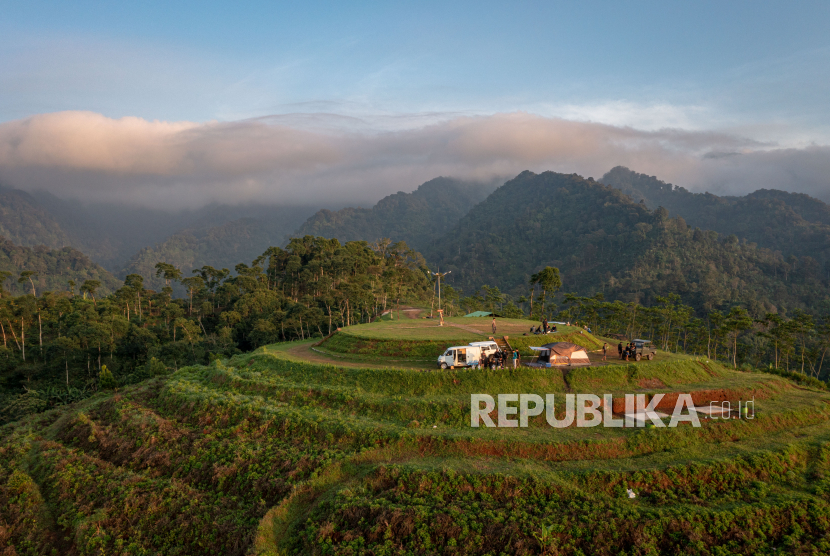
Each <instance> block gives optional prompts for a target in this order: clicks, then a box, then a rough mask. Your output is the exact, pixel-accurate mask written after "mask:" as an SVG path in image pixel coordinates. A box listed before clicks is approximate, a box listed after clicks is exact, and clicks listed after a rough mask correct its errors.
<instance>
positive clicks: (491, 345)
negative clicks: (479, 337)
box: [469, 340, 499, 358]
mask: <svg viewBox="0 0 830 556" xmlns="http://www.w3.org/2000/svg"><path fill="white" fill-rule="evenodd" d="M469 345H471V346H476V347H480V348H481V357H482V358H484V357H489V356H490V355H493V354H494V353H496V352H497V351H498V350H499V345H498V344H497V343H496V342H494V341H493V340H487V341H486V342H470V343H469Z"/></svg>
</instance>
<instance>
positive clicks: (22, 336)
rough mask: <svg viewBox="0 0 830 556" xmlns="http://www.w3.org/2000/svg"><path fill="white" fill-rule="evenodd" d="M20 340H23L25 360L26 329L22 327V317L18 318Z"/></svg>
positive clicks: (24, 356)
mask: <svg viewBox="0 0 830 556" xmlns="http://www.w3.org/2000/svg"><path fill="white" fill-rule="evenodd" d="M20 341H21V342H23V361H26V329H25V328H24V327H23V319H20Z"/></svg>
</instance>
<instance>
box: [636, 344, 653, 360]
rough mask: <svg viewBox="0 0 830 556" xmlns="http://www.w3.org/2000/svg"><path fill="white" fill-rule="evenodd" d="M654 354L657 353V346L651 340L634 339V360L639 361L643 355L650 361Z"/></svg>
mask: <svg viewBox="0 0 830 556" xmlns="http://www.w3.org/2000/svg"><path fill="white" fill-rule="evenodd" d="M655 355H657V348H655V347H654V344H652V343H651V340H634V361H639V360H640V359H642V358H643V357H645V358H646V359H648V360H649V361H651V360H652V359H654V356H655Z"/></svg>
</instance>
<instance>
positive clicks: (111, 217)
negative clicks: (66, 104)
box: [0, 187, 320, 277]
mask: <svg viewBox="0 0 830 556" xmlns="http://www.w3.org/2000/svg"><path fill="white" fill-rule="evenodd" d="M319 208H320V207H319V206H315V207H310V206H279V205H263V204H259V205H236V206H229V205H215V204H214V205H207V206H205V207H202V208H200V209H197V210H184V211H176V212H171V211H165V210H158V209H151V208H144V207H135V206H129V205H112V204H106V203H98V204H84V203H81V202H79V201H74V200H65V199H61V198H59V197H56V196H55V195H52V194H51V193H47V192H43V191H37V192H34V193H31V194H29V193H26V192H24V191H20V190H17V189H12V188H8V187H0V235H2V236H4V237H6V239H8V240H9V241H11V242H12V243H14V244H16V245H22V246H27V247H33V246H36V245H45V246H46V247H49V248H52V249H58V248H61V247H66V246H71V247H73V248H74V249H77V250H80V251H82V252H83V253H85V254H86V255H87V256H88V257H89V258H91V259H92V260H93V261H95V262H96V263H98V264H100V265H101V266H103V267H104V268H106V269H107V270H109V271H110V272H113V273H115V274H120V273H122V271H124V268H125V267H128V266H131V265H133V260H135V259H141V258H142V257H143V256H146V253H147V252H152V253H155V254H157V255H158V256H159V257H160V258H159V260H162V259H165V258H169V259H170V260H171V261H173V260H182V261H184V260H187V259H186V257H184V258H183V256H182V254H181V251H182V250H184V251H189V252H193V253H215V252H222V253H227V252H228V251H229V250H230V249H231V248H232V246H235V248H237V249H239V251H238V252H239V253H240V255H239V256H238V257H236V256H234V257H231V258H230V259H227V258H225V259H222V257H221V256H220V257H219V258H218V260H227V261H228V263H227V264H231V267H232V266H233V265H234V264H236V263H237V262H239V261H240V260H249V257H248V255H249V254H251V253H254V252H256V253H257V254H259V253H262V251H263V250H264V249H265V248H266V247H268V246H269V245H284V244H285V243H286V241H287V240H288V236H289V234H290V233H291V231H293V230H295V229H296V228H297V226H299V225H300V224H302V222H303V221H304V220H305V219H306V218H308V217H309V216H310V215H312V214H314V211H316V210H318V209H319ZM250 220H255V221H256V222H257V224H256V225H255V226H254V225H252V224H251V222H249V221H250ZM236 228H239V229H236ZM222 238H225V239H228V241H230V242H231V244H230V245H224V244H222V243H221V241H222ZM199 241H204V242H205V244H204V245H199ZM183 244H187V246H186V247H185V246H184V245H183ZM152 246H155V247H152ZM199 257H200V256H199V255H195V259H194V260H195V262H196V263H197V264H198V266H201V265H202V264H210V262H205V263H201V262H200V261H201V260H202V259H200V258H199ZM209 260H212V261H215V260H217V258H216V257H214V258H211V259H209ZM155 262H158V261H157V260H156V261H153V264H155ZM151 266H152V265H151ZM148 277H149V276H148Z"/></svg>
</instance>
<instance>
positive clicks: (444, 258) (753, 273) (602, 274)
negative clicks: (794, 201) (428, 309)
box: [424, 172, 830, 312]
mask: <svg viewBox="0 0 830 556" xmlns="http://www.w3.org/2000/svg"><path fill="white" fill-rule="evenodd" d="M424 255H425V256H426V258H427V260H428V261H430V262H431V263H433V264H440V265H441V270H442V271H443V270H445V269H446V270H451V271H452V275H451V276H450V277H448V280H447V282H448V283H449V284H453V285H457V286H460V287H462V288H463V289H464V291H465V293H471V292H472V291H475V289H476V288H478V287H479V286H480V285H481V284H488V285H490V286H497V287H499V288H501V289H502V290H504V291H508V292H509V293H512V294H516V295H521V294H523V293H526V292H527V291H528V286H527V284H528V280H529V278H530V276H531V274H532V273H535V272H537V271H538V270H540V269H541V268H543V267H545V266H552V267H558V268H559V269H560V270H561V272H562V282H563V286H562V288H563V291H573V292H579V293H582V294H594V293H598V292H602V293H604V295H605V296H606V297H607V298H617V299H621V300H639V301H640V302H641V303H645V304H651V303H653V302H654V298H655V297H656V296H658V295H666V294H669V293H673V292H677V293H679V294H681V296H682V298H683V300H684V301H685V302H686V303H689V304H691V305H693V306H694V307H695V308H696V309H698V310H700V311H708V310H711V309H713V308H720V307H723V306H728V305H730V304H733V303H741V304H743V305H745V306H747V307H750V308H752V309H753V311H754V312H763V311H775V310H778V311H785V312H786V311H787V310H791V309H794V308H798V307H817V305H818V304H820V303H826V302H827V299H828V294H830V289H828V286H827V282H826V281H825V280H822V273H821V269H820V268H819V267H818V265H817V263H816V262H815V260H814V259H811V258H809V257H803V258H799V259H797V258H789V259H785V258H784V257H783V256H782V255H780V254H776V253H774V252H773V251H771V250H768V249H762V248H759V247H757V246H755V245H754V244H751V243H746V242H745V241H742V240H740V239H738V238H737V237H736V236H728V237H721V236H719V235H718V234H717V233H715V232H712V231H703V230H700V229H696V228H691V227H689V226H688V225H687V224H686V222H685V221H684V220H683V219H682V218H674V219H672V218H670V217H669V215H668V212H667V211H666V210H665V209H658V210H656V211H651V210H649V209H648V208H647V206H646V205H645V204H643V203H636V202H634V201H632V200H631V199H630V198H629V197H628V196H627V195H625V194H624V193H623V192H622V191H620V190H619V189H615V188H613V187H608V186H605V185H603V184H601V183H598V182H596V181H593V180H590V179H588V180H586V179H583V178H582V177H580V176H577V175H576V174H556V173H553V172H545V173H543V174H539V175H537V174H533V173H532V172H523V173H522V174H520V175H519V176H518V177H516V178H515V179H513V180H511V181H509V182H507V183H505V184H504V185H503V186H502V187H500V188H499V189H497V190H496V191H495V192H494V193H493V194H492V195H491V196H490V197H488V198H487V200H486V201H485V202H483V203H481V204H479V205H477V206H475V207H474V208H473V209H472V210H471V211H470V212H469V213H468V214H467V215H466V216H465V217H464V218H463V219H461V221H460V222H459V223H458V224H457V225H456V226H455V228H453V229H452V230H451V231H450V232H449V233H447V234H446V235H445V236H444V237H442V238H441V239H440V240H439V241H437V242H435V245H434V246H432V247H430V248H428V249H425V250H424Z"/></svg>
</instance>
